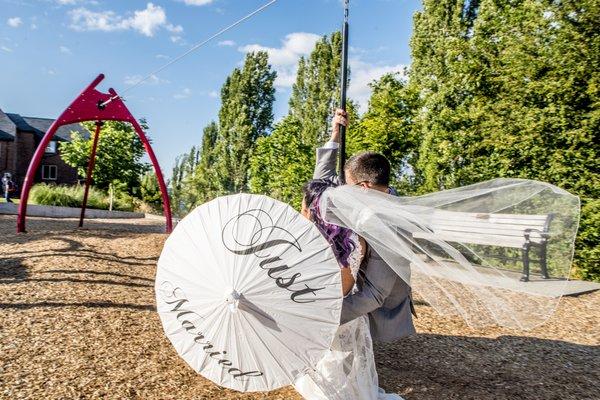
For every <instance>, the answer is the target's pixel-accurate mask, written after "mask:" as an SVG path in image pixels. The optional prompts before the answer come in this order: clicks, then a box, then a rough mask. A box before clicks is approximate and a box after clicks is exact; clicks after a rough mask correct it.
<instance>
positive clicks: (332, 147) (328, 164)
mask: <svg viewBox="0 0 600 400" xmlns="http://www.w3.org/2000/svg"><path fill="white" fill-rule="evenodd" d="M332 125H333V128H332V130H331V139H330V140H329V142H327V143H325V145H323V147H320V148H318V149H317V162H316V164H315V172H314V174H313V179H331V180H337V172H336V166H337V155H338V147H339V144H340V125H344V126H348V120H347V119H346V112H345V111H344V110H342V109H339V108H338V109H337V110H335V116H334V117H333V121H332Z"/></svg>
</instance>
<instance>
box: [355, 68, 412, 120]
mask: <svg viewBox="0 0 600 400" xmlns="http://www.w3.org/2000/svg"><path fill="white" fill-rule="evenodd" d="M348 63H349V64H350V72H351V76H350V86H348V97H349V98H351V99H352V100H354V101H356V102H357V103H358V105H359V107H360V111H366V108H367V106H368V104H369V98H370V97H371V88H370V87H369V84H370V83H372V82H373V81H374V80H376V79H379V78H381V77H382V76H383V75H385V74H389V73H393V72H402V71H403V70H404V67H405V66H404V65H402V64H397V65H377V64H370V63H368V62H365V61H363V60H361V59H360V58H351V59H350V60H348Z"/></svg>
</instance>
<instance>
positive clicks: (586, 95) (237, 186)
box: [171, 0, 600, 280]
mask: <svg viewBox="0 0 600 400" xmlns="http://www.w3.org/2000/svg"><path fill="white" fill-rule="evenodd" d="M423 3H424V6H423V10H422V11H420V12H418V13H416V14H415V16H414V30H413V36H412V39H411V49H412V64H411V68H410V70H409V71H406V73H405V74H403V75H402V76H398V75H386V76H383V77H382V78H381V79H379V80H378V81H376V82H373V84H372V87H373V94H372V97H371V99H370V102H369V107H368V110H367V112H366V113H365V114H364V115H363V116H362V117H361V116H358V115H357V112H356V109H355V107H354V106H353V103H352V102H350V107H349V114H350V120H351V125H350V128H349V131H348V140H347V144H348V154H353V153H355V152H358V151H363V150H374V151H378V152H381V153H383V154H384V155H386V156H387V157H388V158H389V159H390V161H391V163H392V167H393V171H394V182H393V183H394V184H395V185H396V186H397V187H398V188H399V189H400V191H401V192H403V193H407V194H421V193H427V192H431V191H437V190H442V189H449V188H454V187H457V186H463V185H468V184H471V183H475V182H480V181H483V180H486V179H491V178H496V177H517V178H527V179H537V180H541V181H546V182H550V183H552V184H555V185H557V186H559V187H561V188H564V189H566V190H568V191H570V192H571V193H574V194H577V195H578V196H580V198H581V199H582V215H581V226H580V230H579V234H578V237H577V242H576V252H575V266H576V268H577V274H578V276H579V277H583V278H585V279H594V280H600V262H599V261H598V258H599V256H600V253H599V251H598V249H599V248H600V237H599V236H600V220H599V219H598V215H599V211H600V204H599V203H598V198H600V196H599V195H600V154H599V145H598V140H597V135H598V134H597V133H598V132H599V131H600V111H599V107H598V106H599V104H600V99H599V91H600V89H599V88H600V69H599V68H598V65H600V34H599V32H600V3H599V2H598V1H597V0H562V1H554V0H424V1H423ZM340 50H341V37H340V34H339V33H334V34H333V35H331V36H329V37H324V38H322V39H321V40H320V41H319V42H318V43H317V45H316V47H315V49H314V51H313V52H312V53H311V54H310V56H309V57H307V58H302V59H301V60H300V62H299V66H298V75H297V78H296V83H295V84H294V87H293V91H292V96H291V98H290V102H289V107H290V109H289V113H288V115H287V116H286V117H284V119H283V120H282V121H280V122H279V123H278V124H277V125H276V127H275V129H274V130H273V132H272V133H271V134H269V132H270V125H271V122H272V116H271V114H272V96H273V94H272V93H273V92H272V79H273V78H274V74H273V73H271V72H270V70H269V68H268V63H267V59H266V55H261V56H256V55H249V56H248V58H247V59H246V65H245V66H244V68H243V69H236V70H235V71H234V72H233V73H232V75H231V76H230V77H229V78H228V80H227V82H226V83H225V85H224V86H223V90H222V104H223V105H222V108H221V112H220V114H219V128H218V129H217V127H216V125H214V126H212V127H211V128H210V132H211V134H210V135H207V133H206V132H205V137H204V139H205V141H203V146H202V151H201V155H200V156H199V160H200V161H199V162H198V165H196V166H195V167H194V168H193V169H190V168H188V167H185V166H184V164H185V165H187V163H188V162H189V161H185V162H184V160H182V159H180V160H179V161H178V165H177V166H176V172H177V174H174V180H173V182H172V188H171V190H172V191H174V192H175V191H176V190H179V191H180V192H181V193H182V194H181V195H180V198H181V199H183V200H181V203H182V204H186V205H187V206H188V207H189V205H191V204H194V205H195V204H199V203H201V202H203V201H206V200H209V199H211V198H213V197H215V196H218V195H222V194H226V193H232V192H237V191H242V190H247V189H248V188H249V189H250V190H251V191H252V192H255V193H264V194H267V195H270V196H273V197H276V198H278V199H280V200H283V201H286V202H290V203H292V204H294V205H296V206H297V205H299V203H300V196H301V194H300V188H301V185H302V184H303V183H304V182H306V181H307V180H308V179H310V177H311V173H312V169H313V167H314V149H315V147H316V146H318V145H321V144H322V143H323V142H324V141H325V140H326V137H327V136H328V130H329V128H330V126H329V123H330V118H331V113H332V109H333V107H334V105H335V104H336V103H337V102H338V96H339V82H338V81H339V68H340V63H341V62H340ZM260 77H262V78H260ZM263 101H264V103H263ZM250 110H254V111H250ZM207 129H208V128H207ZM189 170H193V171H194V172H193V173H190V172H189ZM175 175H177V178H175ZM190 187H191V188H193V190H190V189H189V188H190ZM178 193H179V192H178ZM186 196H187V197H186Z"/></svg>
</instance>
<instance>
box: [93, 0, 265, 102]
mask: <svg viewBox="0 0 600 400" xmlns="http://www.w3.org/2000/svg"><path fill="white" fill-rule="evenodd" d="M276 2H277V0H271V1H269V2H268V3H266V4H264V5H263V6H261V7H259V8H257V9H256V10H254V11H252V12H251V13H250V14H248V15H246V16H245V17H242V18H240V19H238V20H237V21H235V22H234V23H233V24H231V25H229V26H227V27H225V28H223V29H221V30H220V31H219V32H217V33H215V34H214V35H212V36H211V37H209V38H208V39H205V40H203V41H201V42H199V43H196V44H195V45H193V46H192V47H191V48H190V49H189V50H188V51H186V52H185V53H183V54H181V55H180V56H178V57H176V58H174V59H173V60H171V61H169V62H168V63H166V64H165V65H163V66H161V67H159V68H157V69H155V70H154V71H152V72H150V73H149V74H148V75H146V76H145V77H143V78H142V79H140V80H139V81H137V82H136V83H134V84H133V85H131V86H129V87H128V88H126V89H125V90H123V92H122V93H121V94H120V95H116V96H112V97H110V98H109V99H108V100H106V101H104V102H103V103H100V104H99V107H101V108H103V107H106V105H107V104H109V103H110V102H111V101H113V100H116V99H118V98H122V95H123V94H125V93H127V92H129V91H131V90H133V89H134V88H136V87H138V86H140V85H141V84H142V83H144V82H146V81H147V80H148V79H150V78H152V77H153V76H154V75H156V74H158V73H159V72H161V71H163V70H164V69H166V68H168V67H170V66H171V65H173V64H175V63H176V62H178V61H179V60H181V59H182V58H184V57H186V56H188V55H189V54H191V53H193V52H194V51H196V50H198V49H199V48H200V47H202V46H204V45H205V44H206V43H208V42H210V41H211V40H213V39H215V38H217V37H219V36H221V35H222V34H224V33H225V32H227V31H229V30H231V29H233V28H235V27H236V26H238V25H239V24H241V23H242V22H244V21H246V20H248V19H250V18H252V17H253V16H255V15H256V14H258V13H260V12H261V11H264V10H265V9H267V8H268V7H269V6H271V5H273V4H274V3H276Z"/></svg>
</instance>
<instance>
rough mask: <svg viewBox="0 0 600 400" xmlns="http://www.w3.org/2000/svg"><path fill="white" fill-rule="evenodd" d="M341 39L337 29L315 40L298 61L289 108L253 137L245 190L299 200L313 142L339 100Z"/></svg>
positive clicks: (319, 137)
mask: <svg viewBox="0 0 600 400" xmlns="http://www.w3.org/2000/svg"><path fill="white" fill-rule="evenodd" d="M341 46H342V39H341V35H340V33H339V32H336V33H334V34H332V35H331V36H325V37H323V38H322V39H321V40H319V41H318V42H317V44H316V45H315V49H314V50H313V51H312V53H311V54H310V55H309V57H308V58H304V57H302V58H301V59H300V61H299V64H298V73H297V76H296V83H295V84H294V86H293V89H292V95H291V98H290V101H289V106H290V109H289V114H288V115H287V116H286V117H285V118H284V119H283V121H281V122H280V123H279V124H278V125H277V126H276V128H275V130H274V132H273V134H271V135H269V136H267V137H264V138H261V139H260V140H259V141H258V145H257V151H256V153H255V154H254V156H253V157H252V161H251V170H250V175H251V179H250V190H251V191H252V192H254V193H264V194H268V195H269V196H273V197H275V198H278V199H280V200H282V201H286V202H290V203H292V204H293V205H295V206H299V205H300V200H301V188H302V185H303V184H304V183H305V182H306V181H308V180H309V179H311V177H312V171H313V168H314V163H315V155H314V154H315V147H316V146H317V145H318V144H322V143H323V142H324V141H325V140H326V137H327V135H328V130H329V128H330V120H331V114H332V110H333V108H334V106H335V104H336V103H338V102H339V84H340V80H339V76H340V68H341V48H342V47H341Z"/></svg>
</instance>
